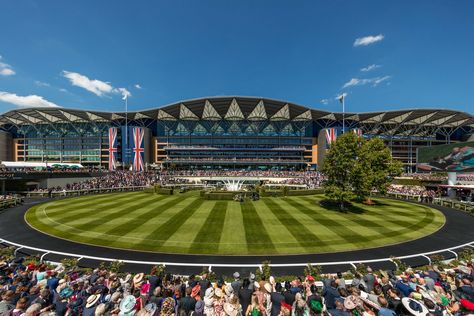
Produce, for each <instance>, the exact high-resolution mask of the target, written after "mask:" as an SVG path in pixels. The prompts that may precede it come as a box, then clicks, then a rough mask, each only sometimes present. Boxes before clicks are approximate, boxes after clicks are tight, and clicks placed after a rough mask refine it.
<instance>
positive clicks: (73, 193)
mask: <svg viewBox="0 0 474 316" xmlns="http://www.w3.org/2000/svg"><path fill="white" fill-rule="evenodd" d="M147 187H148V186H130V187H120V188H99V189H83V190H64V191H55V192H51V197H65V196H79V195H89V194H100V193H112V192H128V191H140V190H143V189H145V188H147ZM21 193H23V194H25V195H26V196H27V197H49V196H50V195H49V192H42V191H38V192H35V191H29V192H21Z"/></svg>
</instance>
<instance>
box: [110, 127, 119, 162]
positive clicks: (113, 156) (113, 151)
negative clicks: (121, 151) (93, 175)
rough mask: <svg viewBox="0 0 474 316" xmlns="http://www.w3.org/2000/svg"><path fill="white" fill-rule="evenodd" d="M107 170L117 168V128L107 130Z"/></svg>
mask: <svg viewBox="0 0 474 316" xmlns="http://www.w3.org/2000/svg"><path fill="white" fill-rule="evenodd" d="M108 150H109V170H111V171H112V170H115V169H116V168H117V128H116V127H110V128H109V149H108Z"/></svg>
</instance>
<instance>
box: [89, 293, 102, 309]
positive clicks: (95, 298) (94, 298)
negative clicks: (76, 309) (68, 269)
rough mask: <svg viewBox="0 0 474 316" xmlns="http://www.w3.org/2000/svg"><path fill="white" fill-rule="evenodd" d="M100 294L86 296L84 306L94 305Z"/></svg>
mask: <svg viewBox="0 0 474 316" xmlns="http://www.w3.org/2000/svg"><path fill="white" fill-rule="evenodd" d="M99 298H100V296H99V295H95V294H92V295H91V296H89V297H88V298H87V303H86V308H90V307H92V306H94V305H95V303H97V302H98V301H99Z"/></svg>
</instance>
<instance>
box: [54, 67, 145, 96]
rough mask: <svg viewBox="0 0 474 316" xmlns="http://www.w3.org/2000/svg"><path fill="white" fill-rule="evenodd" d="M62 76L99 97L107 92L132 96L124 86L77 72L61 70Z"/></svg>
mask: <svg viewBox="0 0 474 316" xmlns="http://www.w3.org/2000/svg"><path fill="white" fill-rule="evenodd" d="M63 76H64V77H65V78H67V79H69V81H70V82H71V84H72V85H73V86H77V87H81V88H84V89H86V90H87V91H90V92H92V93H94V94H95V95H97V96H99V97H102V96H106V95H107V94H120V95H122V97H131V96H132V94H131V93H130V91H128V90H127V89H126V88H114V87H113V86H112V85H111V84H110V83H109V82H105V81H101V80H98V79H89V78H88V77H87V76H85V75H81V74H80V73H77V72H71V71H66V70H63ZM140 88H141V87H140Z"/></svg>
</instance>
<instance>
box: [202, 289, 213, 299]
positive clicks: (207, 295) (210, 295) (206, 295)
mask: <svg viewBox="0 0 474 316" xmlns="http://www.w3.org/2000/svg"><path fill="white" fill-rule="evenodd" d="M204 296H205V297H207V298H211V297H213V296H214V289H213V288H212V287H210V288H207V290H206V292H204Z"/></svg>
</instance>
